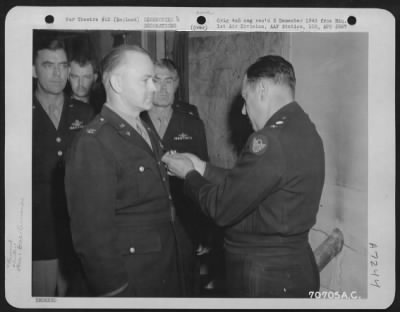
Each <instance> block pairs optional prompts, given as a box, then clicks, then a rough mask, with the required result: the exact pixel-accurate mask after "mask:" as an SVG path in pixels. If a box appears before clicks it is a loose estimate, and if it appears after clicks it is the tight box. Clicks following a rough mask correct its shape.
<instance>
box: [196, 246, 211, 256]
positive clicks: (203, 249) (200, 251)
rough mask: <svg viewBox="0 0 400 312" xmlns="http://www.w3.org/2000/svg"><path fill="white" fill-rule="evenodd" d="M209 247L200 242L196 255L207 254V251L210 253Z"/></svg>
mask: <svg viewBox="0 0 400 312" xmlns="http://www.w3.org/2000/svg"><path fill="white" fill-rule="evenodd" d="M210 249H211V248H210V247H207V246H204V245H202V244H200V245H199V246H198V247H197V249H196V255H197V256H202V255H205V254H208V253H210Z"/></svg>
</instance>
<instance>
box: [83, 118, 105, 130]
mask: <svg viewBox="0 0 400 312" xmlns="http://www.w3.org/2000/svg"><path fill="white" fill-rule="evenodd" d="M105 124H106V123H105V119H104V117H102V116H100V115H98V116H96V117H95V118H94V119H93V120H92V121H91V122H90V123H89V124H88V125H87V127H86V128H85V130H84V131H85V132H86V133H88V134H95V133H97V132H98V131H99V130H100V129H101V127H103V126H104V125H105Z"/></svg>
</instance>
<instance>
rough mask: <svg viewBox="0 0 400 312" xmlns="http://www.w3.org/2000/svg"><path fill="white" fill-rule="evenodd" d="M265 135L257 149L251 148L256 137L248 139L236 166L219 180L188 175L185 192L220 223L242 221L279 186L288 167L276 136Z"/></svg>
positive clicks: (193, 174) (192, 174) (225, 224)
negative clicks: (211, 180)
mask: <svg viewBox="0 0 400 312" xmlns="http://www.w3.org/2000/svg"><path fill="white" fill-rule="evenodd" d="M262 138H263V141H261V144H265V145H258V147H257V148H252V142H253V140H256V139H258V138H257V136H256V135H253V136H251V137H250V138H249V141H248V144H246V146H247V147H246V148H245V150H244V152H243V153H242V154H241V156H240V158H239V159H238V161H237V164H236V166H235V167H234V168H232V169H231V170H229V171H228V173H227V174H225V175H224V176H223V177H222V178H221V179H220V181H219V182H218V183H212V182H210V181H209V180H207V179H206V178H204V177H202V176H201V175H200V174H199V173H197V172H196V171H191V172H190V173H189V174H188V175H187V176H186V178H185V192H186V194H187V195H188V196H189V197H191V198H193V199H194V200H195V201H197V202H198V203H199V205H200V207H201V209H202V210H203V212H204V213H205V214H207V215H209V216H210V217H211V218H212V219H214V221H215V222H216V223H217V224H218V225H220V226H229V225H233V224H235V223H237V222H239V221H241V220H242V219H243V218H244V217H245V216H247V215H248V214H250V213H251V212H252V211H253V210H255V209H256V208H257V207H258V206H259V204H260V203H261V202H262V201H263V200H264V199H265V198H266V197H267V196H268V195H270V194H271V193H272V192H274V190H275V189H276V188H277V187H278V186H279V183H280V181H281V178H282V173H283V171H284V170H285V160H284V157H283V153H282V149H281V146H280V143H279V142H278V140H277V138H276V137H274V136H270V135H268V136H263V137H262ZM258 142H259V141H258ZM260 146H265V148H261V147H260Z"/></svg>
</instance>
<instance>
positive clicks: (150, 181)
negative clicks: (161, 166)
mask: <svg viewBox="0 0 400 312" xmlns="http://www.w3.org/2000/svg"><path fill="white" fill-rule="evenodd" d="M121 171H122V172H121V176H122V179H121V181H120V187H119V192H118V194H119V196H118V197H119V198H124V197H125V196H126V195H127V194H129V195H128V196H135V197H137V199H143V198H146V197H148V196H151V194H154V192H155V191H156V190H157V189H159V186H160V185H161V177H160V174H159V172H158V171H157V168H156V166H155V165H154V164H153V163H151V162H150V161H135V162H132V161H129V162H125V163H124V166H123V167H122V169H121Z"/></svg>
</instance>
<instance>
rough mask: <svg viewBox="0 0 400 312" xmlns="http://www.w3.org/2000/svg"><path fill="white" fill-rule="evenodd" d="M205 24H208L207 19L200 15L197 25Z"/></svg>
mask: <svg viewBox="0 0 400 312" xmlns="http://www.w3.org/2000/svg"><path fill="white" fill-rule="evenodd" d="M205 22H206V18H205V17H204V16H202V15H200V16H199V17H198V18H197V23H198V24H200V25H204V24H205Z"/></svg>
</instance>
